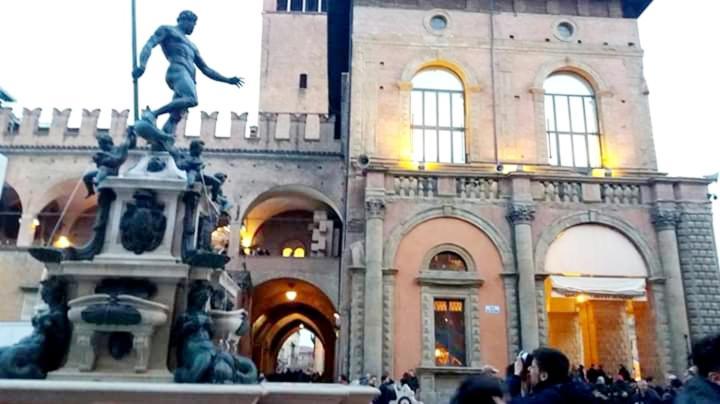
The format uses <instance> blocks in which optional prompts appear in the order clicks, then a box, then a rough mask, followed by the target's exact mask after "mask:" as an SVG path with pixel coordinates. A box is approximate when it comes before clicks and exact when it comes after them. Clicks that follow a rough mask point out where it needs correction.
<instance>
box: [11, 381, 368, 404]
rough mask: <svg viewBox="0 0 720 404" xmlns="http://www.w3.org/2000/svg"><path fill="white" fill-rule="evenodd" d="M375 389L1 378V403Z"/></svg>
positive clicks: (347, 400)
mask: <svg viewBox="0 0 720 404" xmlns="http://www.w3.org/2000/svg"><path fill="white" fill-rule="evenodd" d="M377 394H378V391H377V390H376V389H374V388H372V387H366V386H344V385H339V384H297V383H263V384H258V385H229V384H175V383H141V382H92V381H88V380H87V379H86V380H85V381H56V380H0V402H3V403H14V404H25V403H40V402H42V403H56V404H64V403H103V404H111V403H113V404H114V403H137V402H152V403H193V404H197V403H208V402H212V403H213V404H224V403H228V404H230V403H233V404H244V403H248V404H250V403H257V404H276V403H277V404H300V403H303V404H305V403H307V404H311V403H312V404H315V403H318V404H324V403H327V404H368V403H369V402H370V401H372V399H373V397H375V396H376V395H377Z"/></svg>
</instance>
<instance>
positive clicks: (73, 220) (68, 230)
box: [33, 181, 97, 248]
mask: <svg viewBox="0 0 720 404" xmlns="http://www.w3.org/2000/svg"><path fill="white" fill-rule="evenodd" d="M75 183H76V181H64V182H63V183H60V184H58V185H56V186H55V187H53V189H54V190H58V189H61V190H67V191H66V192H61V193H60V195H59V196H57V197H55V198H54V199H53V200H51V201H50V202H48V203H46V204H45V206H44V207H43V208H42V209H41V210H40V213H38V215H37V217H36V218H35V221H34V222H33V223H34V224H35V223H36V224H37V225H36V226H34V227H35V235H34V238H33V244H35V245H53V246H56V247H59V248H65V247H69V246H79V245H83V244H84V243H85V242H87V241H88V240H89V239H90V237H91V236H92V230H93V224H94V222H95V213H96V211H97V196H96V195H93V196H91V197H89V198H85V197H84V196H83V195H82V192H77V193H76V194H75V195H74V196H73V195H72V191H71V190H72V189H73V188H74V186H75ZM55 195H57V194H55Z"/></svg>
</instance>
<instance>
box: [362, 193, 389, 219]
mask: <svg viewBox="0 0 720 404" xmlns="http://www.w3.org/2000/svg"><path fill="white" fill-rule="evenodd" d="M365 215H366V218H367V219H383V218H384V217H385V201H384V200H382V199H379V198H374V199H368V200H366V201H365Z"/></svg>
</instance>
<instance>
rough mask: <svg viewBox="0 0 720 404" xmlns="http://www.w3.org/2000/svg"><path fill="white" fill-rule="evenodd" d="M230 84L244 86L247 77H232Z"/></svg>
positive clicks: (229, 80)
mask: <svg viewBox="0 0 720 404" xmlns="http://www.w3.org/2000/svg"><path fill="white" fill-rule="evenodd" d="M228 84H232V85H234V86H238V87H242V86H243V85H245V79H243V78H242V77H230V78H229V79H228Z"/></svg>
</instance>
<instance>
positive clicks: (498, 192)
mask: <svg viewBox="0 0 720 404" xmlns="http://www.w3.org/2000/svg"><path fill="white" fill-rule="evenodd" d="M526 175H529V177H530V187H531V193H532V196H533V200H535V201H537V202H547V203H561V204H571V203H603V204H614V205H640V204H642V203H645V202H647V201H649V195H648V194H647V192H649V189H650V182H648V181H647V180H645V179H640V178H605V177H591V176H577V177H571V176H567V175H552V174H542V175H538V174H526ZM512 178H513V175H503V174H497V173H490V172H488V173H480V174H475V175H466V174H464V175H452V174H448V173H442V174H441V173H437V172H432V171H425V172H399V171H398V172H392V171H391V172H390V173H388V174H386V180H385V192H386V194H387V195H390V196H393V197H395V198H403V199H430V198H457V199H465V200H476V201H490V202H492V201H499V200H503V199H508V198H510V197H511V194H510V192H511V188H512V187H511V186H510V182H511V181H512Z"/></svg>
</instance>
